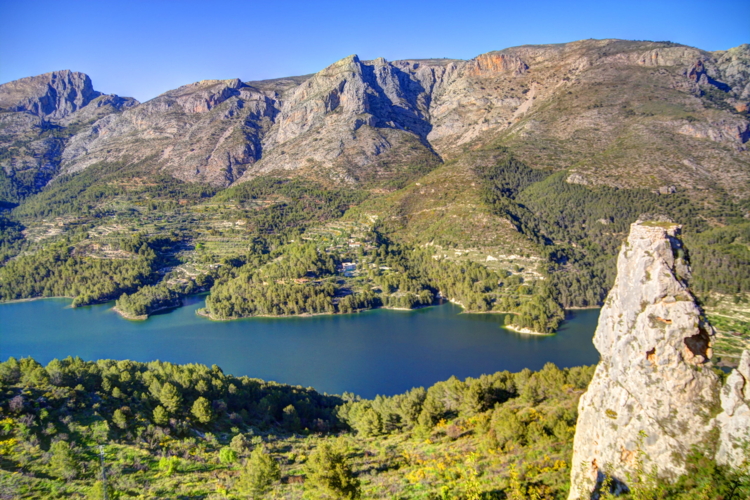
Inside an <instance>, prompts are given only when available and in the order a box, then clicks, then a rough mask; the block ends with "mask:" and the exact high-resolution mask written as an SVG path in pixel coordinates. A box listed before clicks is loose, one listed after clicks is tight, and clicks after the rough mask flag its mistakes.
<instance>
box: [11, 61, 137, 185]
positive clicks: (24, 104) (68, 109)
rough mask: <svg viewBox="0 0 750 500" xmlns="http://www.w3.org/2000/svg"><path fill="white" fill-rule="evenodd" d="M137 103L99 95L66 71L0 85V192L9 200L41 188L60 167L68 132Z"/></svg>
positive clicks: (85, 80) (82, 76)
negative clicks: (0, 131)
mask: <svg viewBox="0 0 750 500" xmlns="http://www.w3.org/2000/svg"><path fill="white" fill-rule="evenodd" d="M138 104H139V103H138V101H136V100H135V99H131V98H129V97H120V96H117V95H107V94H102V93H101V92H98V91H96V90H94V88H93V86H92V84H91V79H90V78H89V77H88V75H85V74H83V73H77V72H74V71H68V70H65V71H54V72H52V73H46V74H44V75H39V76H33V77H29V78H22V79H20V80H16V81H13V82H9V83H6V84H3V85H0V130H2V133H1V134H0V153H2V159H0V167H2V169H1V170H0V191H2V192H3V194H4V195H5V196H6V197H8V198H10V199H12V198H22V197H24V196H26V195H28V194H30V193H31V192H33V191H35V190H38V189H40V188H41V187H43V186H44V185H45V184H46V183H47V182H49V181H50V180H51V179H52V178H53V177H54V176H55V175H57V174H58V173H59V172H60V158H61V155H62V152H63V150H64V149H65V145H66V142H67V141H66V140H67V137H69V136H71V135H73V134H74V133H75V131H76V130H78V129H80V128H81V127H83V126H85V125H86V124H89V123H92V122H95V121H96V120H99V119H101V118H103V117H106V116H108V115H111V114H113V113H119V112H120V111H122V110H124V109H127V108H131V107H134V106H137V105H138Z"/></svg>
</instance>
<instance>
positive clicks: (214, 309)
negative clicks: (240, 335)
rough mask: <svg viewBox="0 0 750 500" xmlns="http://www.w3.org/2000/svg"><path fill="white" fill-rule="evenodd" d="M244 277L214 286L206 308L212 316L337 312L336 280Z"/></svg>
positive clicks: (237, 316) (225, 317) (233, 316)
mask: <svg viewBox="0 0 750 500" xmlns="http://www.w3.org/2000/svg"><path fill="white" fill-rule="evenodd" d="M242 278H243V277H240V278H235V279H233V280H231V281H229V282H227V283H225V284H217V285H214V287H213V288H212V289H211V295H209V296H208V297H207V298H206V310H207V311H208V313H209V315H210V316H211V317H212V318H220V319H230V318H244V317H248V316H265V315H269V316H286V315H293V314H322V313H334V312H335V307H334V305H333V297H334V295H335V293H336V290H337V287H336V285H334V284H333V283H329V282H326V283H323V284H321V285H315V284H309V283H305V284H286V283H281V284H280V283H267V284H264V282H256V281H244V280H243V279H242Z"/></svg>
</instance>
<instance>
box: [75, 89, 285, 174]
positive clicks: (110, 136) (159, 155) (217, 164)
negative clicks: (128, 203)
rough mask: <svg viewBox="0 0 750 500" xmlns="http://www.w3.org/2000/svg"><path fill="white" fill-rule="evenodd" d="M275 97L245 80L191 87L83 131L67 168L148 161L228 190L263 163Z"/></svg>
mask: <svg viewBox="0 0 750 500" xmlns="http://www.w3.org/2000/svg"><path fill="white" fill-rule="evenodd" d="M276 97H277V96H276V95H275V93H274V92H273V91H261V90H259V89H257V88H254V87H251V86H249V85H246V84H243V83H242V82H240V81H239V80H238V79H233V80H207V81H201V82H197V83H193V84H191V85H185V86H184V87H180V88H178V89H176V90H172V91H169V92H167V93H165V94H162V95H161V96H159V97H157V98H155V99H152V100H150V101H148V102H146V103H143V104H142V105H140V106H138V107H136V108H133V109H129V110H126V111H125V112H123V113H122V114H119V115H116V116H115V115H113V116H107V117H105V118H103V119H101V120H99V121H97V122H95V123H93V124H92V125H91V126H90V127H88V128H86V129H84V130H82V131H81V132H80V133H78V134H77V135H75V136H74V137H73V138H72V139H71V140H70V142H69V143H68V144H67V147H66V148H65V151H64V152H63V155H62V166H63V169H64V170H65V171H68V172H75V171H78V170H81V169H83V168H86V167H88V166H89V165H92V164H94V163H98V162H103V161H110V162H111V161H127V162H130V163H137V162H144V161H146V162H148V163H149V164H150V165H151V166H152V168H153V169H154V170H156V171H159V170H164V171H166V172H168V173H170V174H172V175H173V176H174V177H177V178H179V179H183V180H186V181H190V182H196V181H197V182H206V183H210V184H215V185H220V186H226V185H228V184H230V183H231V182H233V181H235V180H236V179H237V178H239V177H240V176H241V175H242V173H243V172H244V170H245V169H246V168H247V167H248V166H249V165H251V164H253V163H254V162H256V161H257V160H258V159H259V158H260V157H261V155H262V146H261V138H262V136H263V134H264V133H265V131H266V130H267V129H268V128H270V126H271V124H272V123H273V120H274V117H275V116H276V114H277V113H278V109H277V102H276Z"/></svg>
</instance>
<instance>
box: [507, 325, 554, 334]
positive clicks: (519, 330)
mask: <svg viewBox="0 0 750 500" xmlns="http://www.w3.org/2000/svg"><path fill="white" fill-rule="evenodd" d="M503 328H506V329H508V330H511V331H514V332H516V333H522V334H524V335H538V336H540V337H551V336H553V335H555V332H553V333H542V332H536V331H534V330H532V329H530V328H525V327H520V326H515V325H512V324H511V325H503Z"/></svg>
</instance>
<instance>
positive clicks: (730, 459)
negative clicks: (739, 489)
mask: <svg viewBox="0 0 750 500" xmlns="http://www.w3.org/2000/svg"><path fill="white" fill-rule="evenodd" d="M721 409H722V412H721V413H720V414H719V415H718V416H717V417H716V423H717V424H718V426H719V430H720V434H719V446H718V450H717V452H716V461H717V462H719V463H720V464H726V465H729V466H730V467H734V468H740V467H747V466H748V465H750V351H744V352H743V353H742V358H741V359H740V364H739V366H738V367H737V368H736V369H735V370H732V373H731V374H730V375H729V378H727V381H726V383H725V384H724V387H723V388H722V389H721Z"/></svg>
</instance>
